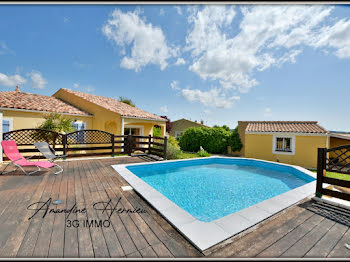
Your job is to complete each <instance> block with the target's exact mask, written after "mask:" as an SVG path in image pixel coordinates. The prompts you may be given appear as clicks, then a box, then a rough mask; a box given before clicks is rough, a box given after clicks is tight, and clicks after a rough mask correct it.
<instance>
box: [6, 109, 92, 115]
mask: <svg viewBox="0 0 350 262" xmlns="http://www.w3.org/2000/svg"><path fill="white" fill-rule="evenodd" d="M0 110H7V111H20V112H27V113H42V114H43V113H44V114H45V113H58V114H62V115H68V116H86V117H93V115H82V114H71V113H61V112H54V111H40V110H29V109H20V108H9V107H0Z"/></svg>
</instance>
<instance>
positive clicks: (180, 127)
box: [170, 118, 208, 137]
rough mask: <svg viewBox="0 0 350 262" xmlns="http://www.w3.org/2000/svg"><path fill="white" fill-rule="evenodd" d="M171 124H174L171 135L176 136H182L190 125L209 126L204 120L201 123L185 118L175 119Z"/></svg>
mask: <svg viewBox="0 0 350 262" xmlns="http://www.w3.org/2000/svg"><path fill="white" fill-rule="evenodd" d="M171 124H172V126H171V130H170V135H171V136H174V137H180V136H182V135H183V133H184V132H185V130H186V129H187V128H189V127H208V126H206V125H204V124H203V121H201V123H198V122H195V121H191V120H187V119H184V118H182V119H179V120H176V121H173V122H171Z"/></svg>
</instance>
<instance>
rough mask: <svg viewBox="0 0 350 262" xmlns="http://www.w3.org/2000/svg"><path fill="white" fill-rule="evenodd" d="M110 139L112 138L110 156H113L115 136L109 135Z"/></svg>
mask: <svg viewBox="0 0 350 262" xmlns="http://www.w3.org/2000/svg"><path fill="white" fill-rule="evenodd" d="M111 139H112V141H111V142H112V157H114V144H115V143H114V140H115V137H114V134H112V135H111Z"/></svg>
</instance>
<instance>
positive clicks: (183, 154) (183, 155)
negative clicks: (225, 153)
mask: <svg viewBox="0 0 350 262" xmlns="http://www.w3.org/2000/svg"><path fill="white" fill-rule="evenodd" d="M207 156H210V154H209V155H206V156H200V155H199V154H198V153H190V152H181V153H180V154H179V159H187V158H195V157H207Z"/></svg>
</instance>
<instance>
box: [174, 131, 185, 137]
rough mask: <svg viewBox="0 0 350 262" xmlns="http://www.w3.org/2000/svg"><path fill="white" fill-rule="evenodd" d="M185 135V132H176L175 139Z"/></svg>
mask: <svg viewBox="0 0 350 262" xmlns="http://www.w3.org/2000/svg"><path fill="white" fill-rule="evenodd" d="M183 134H184V131H175V137H180V136H182V135H183Z"/></svg>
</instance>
